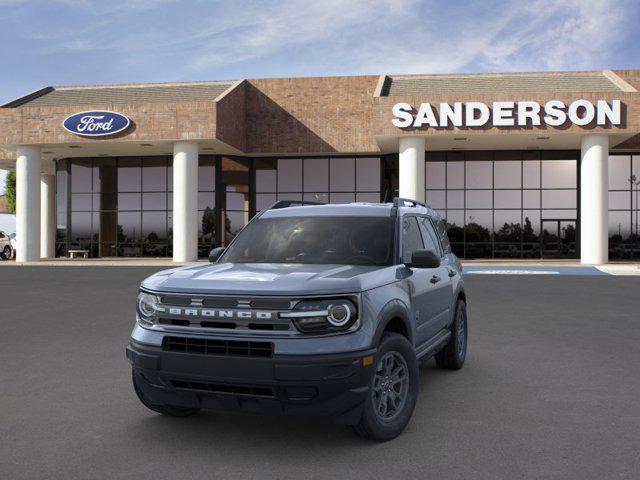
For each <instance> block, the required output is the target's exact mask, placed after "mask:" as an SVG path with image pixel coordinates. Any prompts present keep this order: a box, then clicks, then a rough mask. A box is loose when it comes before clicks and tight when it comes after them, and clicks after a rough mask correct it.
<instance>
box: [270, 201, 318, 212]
mask: <svg viewBox="0 0 640 480" xmlns="http://www.w3.org/2000/svg"><path fill="white" fill-rule="evenodd" d="M294 205H299V206H301V207H303V206H305V205H326V204H325V203H322V202H312V201H309V200H278V201H277V202H276V203H274V204H273V205H271V206H270V207H269V208H268V209H267V210H275V209H278V208H287V207H291V206H294Z"/></svg>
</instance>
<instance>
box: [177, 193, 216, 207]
mask: <svg viewBox="0 0 640 480" xmlns="http://www.w3.org/2000/svg"><path fill="white" fill-rule="evenodd" d="M171 199H172V200H173V195H171ZM215 203H216V201H215V193H214V192H198V210H204V209H205V208H207V207H209V208H213V207H214V206H215ZM170 205H171V204H170ZM171 208H173V207H171Z"/></svg>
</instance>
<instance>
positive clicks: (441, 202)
mask: <svg viewBox="0 0 640 480" xmlns="http://www.w3.org/2000/svg"><path fill="white" fill-rule="evenodd" d="M426 201H427V205H429V206H430V207H431V208H435V209H445V208H446V206H447V192H446V191H445V190H427V192H426Z"/></svg>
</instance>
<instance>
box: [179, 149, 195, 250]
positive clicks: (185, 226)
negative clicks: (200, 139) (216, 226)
mask: <svg viewBox="0 0 640 480" xmlns="http://www.w3.org/2000/svg"><path fill="white" fill-rule="evenodd" d="M197 259H198V143H197V142H176V143H174V145H173V261H174V262H192V261H194V260H197Z"/></svg>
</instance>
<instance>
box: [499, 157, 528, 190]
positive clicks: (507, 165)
mask: <svg viewBox="0 0 640 480" xmlns="http://www.w3.org/2000/svg"><path fill="white" fill-rule="evenodd" d="M493 175H494V180H493V181H494V185H495V188H520V186H521V178H520V176H521V165H520V162H519V161H514V160H508V161H496V162H494V163H493Z"/></svg>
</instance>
